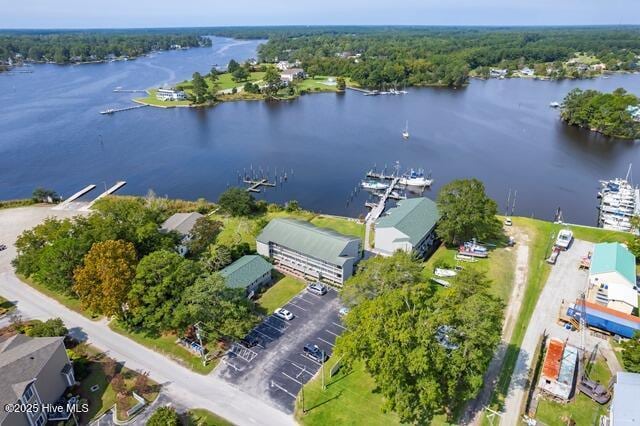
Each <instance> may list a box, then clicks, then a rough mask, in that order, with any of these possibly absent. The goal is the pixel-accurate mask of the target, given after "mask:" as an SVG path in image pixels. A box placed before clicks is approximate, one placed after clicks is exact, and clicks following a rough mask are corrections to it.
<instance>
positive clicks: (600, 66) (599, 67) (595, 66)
mask: <svg viewBox="0 0 640 426" xmlns="http://www.w3.org/2000/svg"><path fill="white" fill-rule="evenodd" d="M589 69H590V70H591V71H595V72H602V71H604V70H606V69H607V66H606V65H605V64H603V63H599V64H593V65H589Z"/></svg>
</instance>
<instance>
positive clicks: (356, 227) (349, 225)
mask: <svg viewBox="0 0 640 426" xmlns="http://www.w3.org/2000/svg"><path fill="white" fill-rule="evenodd" d="M311 223H313V224H314V225H316V226H320V227H322V228H329V229H333V230H334V231H336V232H339V233H341V234H345V235H353V236H354V237H358V238H360V239H361V240H362V241H364V223H360V222H356V221H355V220H354V219H352V220H348V219H344V218H341V217H336V216H323V215H318V216H315V217H314V218H313V219H311Z"/></svg>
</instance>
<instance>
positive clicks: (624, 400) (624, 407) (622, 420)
mask: <svg viewBox="0 0 640 426" xmlns="http://www.w3.org/2000/svg"><path fill="white" fill-rule="evenodd" d="M638 393H640V374H636V373H625V372H620V373H617V374H616V383H615V384H614V385H613V398H612V399H611V405H610V406H609V417H608V418H605V419H601V420H602V421H601V423H600V424H601V425H603V426H633V425H637V424H640V404H638Z"/></svg>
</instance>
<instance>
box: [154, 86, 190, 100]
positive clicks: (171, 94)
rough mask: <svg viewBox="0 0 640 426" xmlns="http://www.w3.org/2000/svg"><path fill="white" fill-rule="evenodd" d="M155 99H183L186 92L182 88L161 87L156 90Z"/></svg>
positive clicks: (185, 97) (185, 96)
mask: <svg viewBox="0 0 640 426" xmlns="http://www.w3.org/2000/svg"><path fill="white" fill-rule="evenodd" d="M156 99H158V100H159V101H165V102H166V101H184V100H185V99H187V95H186V93H184V92H183V91H182V90H176V89H174V88H165V87H162V88H160V89H158V91H157V92H156Z"/></svg>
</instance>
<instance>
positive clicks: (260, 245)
mask: <svg viewBox="0 0 640 426" xmlns="http://www.w3.org/2000/svg"><path fill="white" fill-rule="evenodd" d="M256 246H257V247H256V248H257V251H258V254H260V255H262V256H265V257H268V258H270V259H271V260H272V261H273V263H274V266H275V268H276V269H278V270H279V271H281V272H283V273H286V274H291V275H295V276H297V277H300V278H302V279H308V280H315V281H324V282H326V283H328V284H333V285H337V286H342V285H343V284H344V282H345V281H346V280H347V279H348V278H349V277H351V275H353V271H354V269H355V266H356V263H357V262H358V261H359V260H360V253H361V249H360V247H361V245H360V239H359V238H357V237H352V236H347V235H343V234H340V233H338V232H336V231H333V230H331V229H327V228H320V227H317V226H315V225H313V224H311V223H309V222H305V221H301V220H295V219H273V220H272V221H271V222H269V224H268V225H267V226H266V227H265V228H264V229H263V230H262V232H261V233H260V235H258V237H257V238H256Z"/></svg>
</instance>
